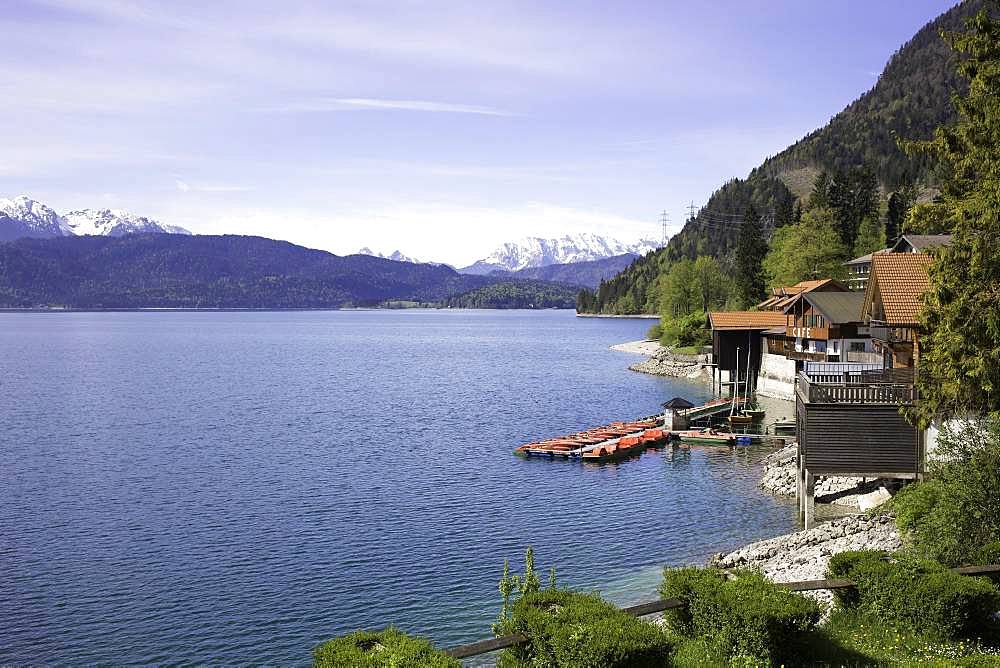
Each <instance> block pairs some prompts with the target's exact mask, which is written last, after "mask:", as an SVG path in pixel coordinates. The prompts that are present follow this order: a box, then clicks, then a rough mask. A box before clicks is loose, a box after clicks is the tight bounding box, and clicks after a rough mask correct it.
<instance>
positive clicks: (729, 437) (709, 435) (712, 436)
mask: <svg viewBox="0 0 1000 668" xmlns="http://www.w3.org/2000/svg"><path fill="white" fill-rule="evenodd" d="M678 436H679V437H680V439H681V441H682V442H684V443H690V444H694V445H735V444H736V439H737V438H738V437H739V435H738V434H733V433H731V432H726V431H716V430H715V429H702V430H694V431H683V432H680V433H679V434H678Z"/></svg>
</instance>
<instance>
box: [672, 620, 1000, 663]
mask: <svg viewBox="0 0 1000 668" xmlns="http://www.w3.org/2000/svg"><path fill="white" fill-rule="evenodd" d="M673 641H674V644H675V647H676V648H677V649H676V650H675V653H674V657H673V659H674V665H675V666H677V667H678V668H695V667H699V666H706V665H727V664H729V659H728V657H726V656H724V655H723V654H722V653H720V652H719V651H718V650H717V649H716V648H714V647H713V646H712V644H711V642H710V641H706V640H705V639H699V638H695V639H691V638H683V637H680V636H679V635H677V634H674V638H673ZM775 665H781V666H785V667H786V668H792V667H793V666H803V667H805V666H816V667H821V668H827V667H830V668H833V667H838V668H861V667H862V666H876V667H878V668H882V667H883V666H884V667H887V668H888V667H890V666H891V667H893V668H895V667H901V668H911V667H912V668H916V667H917V666H921V667H922V666H932V667H935V668H944V667H945V666H948V667H951V666H962V667H966V668H970V667H976V668H978V667H980V666H1000V626H998V628H996V629H994V632H993V633H992V634H991V635H990V637H989V638H986V637H984V638H966V639H964V640H938V639H935V638H930V637H927V636H923V635H920V634H916V633H913V632H910V631H906V630H904V629H896V628H891V627H887V626H885V625H884V624H882V623H880V622H879V620H876V619H872V618H869V617H865V616H863V615H859V614H856V613H853V612H848V611H835V612H834V613H833V614H832V615H831V616H830V619H829V621H828V622H827V623H826V624H824V625H823V626H821V627H819V628H817V629H816V630H815V631H814V632H812V633H810V634H809V635H808V636H806V638H805V639H804V640H803V641H802V642H801V643H800V644H798V645H796V646H794V647H791V646H790V647H787V648H782V651H780V652H778V662H776V664H775Z"/></svg>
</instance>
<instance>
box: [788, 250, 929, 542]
mask: <svg viewBox="0 0 1000 668" xmlns="http://www.w3.org/2000/svg"><path fill="white" fill-rule="evenodd" d="M931 262H932V258H931V257H930V256H929V255H926V254H923V253H907V252H903V253H876V254H875V255H874V256H873V257H872V270H871V274H870V277H869V280H868V286H867V288H866V290H865V295H864V303H863V306H862V318H863V319H864V320H865V321H866V322H867V324H868V330H869V332H870V335H871V337H872V344H873V347H874V348H875V350H876V352H877V353H878V354H879V356H880V357H881V358H882V364H881V365H879V368H878V369H870V368H869V369H862V370H860V371H852V370H851V369H849V365H846V364H843V365H830V366H828V367H826V368H823V369H808V368H807V369H805V370H803V371H801V372H800V373H799V374H798V375H797V378H796V387H795V417H796V429H797V432H798V440H799V446H798V476H799V478H798V481H799V485H798V488H799V490H798V491H799V494H798V497H799V510H800V512H801V514H802V516H803V517H804V519H805V522H806V526H807V527H808V526H810V524H811V523H812V508H813V503H814V480H815V476H817V475H838V476H858V477H868V478H899V479H909V480H912V479H917V478H919V477H920V476H921V475H922V474H923V470H924V461H925V454H926V445H925V435H924V432H922V431H919V430H917V428H916V427H914V426H913V425H911V424H910V423H909V422H907V421H906V420H905V419H904V418H903V416H902V415H901V413H900V408H901V407H904V406H909V405H912V404H913V403H914V402H916V401H917V400H918V396H917V390H916V387H915V385H914V377H915V371H916V367H917V366H918V365H919V363H920V318H919V313H920V310H921V308H922V303H923V295H924V292H926V290H927V288H928V285H929V281H928V276H927V268H928V266H929V265H930V263H931ZM838 366H840V367H842V368H841V369H838V368H837V367H838Z"/></svg>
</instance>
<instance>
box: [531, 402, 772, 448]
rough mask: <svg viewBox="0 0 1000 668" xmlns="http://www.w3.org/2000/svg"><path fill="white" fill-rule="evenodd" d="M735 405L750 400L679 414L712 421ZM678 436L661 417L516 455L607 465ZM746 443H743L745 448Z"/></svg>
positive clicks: (585, 433)
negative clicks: (605, 463) (608, 462)
mask: <svg viewBox="0 0 1000 668" xmlns="http://www.w3.org/2000/svg"><path fill="white" fill-rule="evenodd" d="M734 403H735V405H736V406H740V405H745V404H746V397H745V396H744V397H739V396H738V397H735V398H728V399H715V400H713V401H709V402H708V403H705V404H702V405H701V406H692V407H691V408H686V409H682V410H678V411H676V414H677V415H678V416H680V417H681V418H682V419H684V420H685V421H690V420H703V419H708V420H711V418H712V417H714V416H717V415H720V414H723V413H727V412H730V411H732V409H733V404H734ZM674 435H675V434H673V433H672V432H671V430H670V428H669V425H666V424H665V419H664V416H662V415H657V416H651V417H646V418H640V419H638V420H634V421H632V422H612V423H611V424H609V425H604V426H601V427H595V428H593V429H588V430H586V431H581V432H577V433H575V434H567V435H565V436H557V437H555V438H548V439H543V440H540V441H533V442H531V443H526V444H524V445H522V446H520V447H519V448H517V449H515V450H514V454H516V455H520V456H522V457H538V458H545V459H574V460H579V461H585V462H586V461H590V462H605V461H611V460H615V459H623V458H625V457H629V456H632V455H636V454H639V453H640V452H642V451H643V450H645V449H646V448H648V447H657V446H662V445H666V444H667V443H668V442H669V441H670V439H671V437H672V436H674ZM736 436H740V437H743V438H744V439H746V441H745V442H749V441H750V440H751V439H752V440H753V441H755V442H759V440H760V439H761V438H762V435H760V434H750V433H740V434H734V438H733V439H732V440H733V444H736V441H735V437H736ZM743 442H744V441H743V440H741V444H742V443H743Z"/></svg>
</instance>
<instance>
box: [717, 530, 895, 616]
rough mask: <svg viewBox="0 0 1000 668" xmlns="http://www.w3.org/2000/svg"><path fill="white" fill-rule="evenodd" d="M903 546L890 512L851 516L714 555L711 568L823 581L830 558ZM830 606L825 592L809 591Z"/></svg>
mask: <svg viewBox="0 0 1000 668" xmlns="http://www.w3.org/2000/svg"><path fill="white" fill-rule="evenodd" d="M902 547H903V543H902V541H901V540H900V537H899V530H898V529H897V528H896V520H895V518H894V517H893V516H892V515H891V514H889V513H881V514H878V515H872V516H868V515H850V516H847V517H841V518H839V519H835V520H831V521H830V522H826V523H824V524H820V525H819V526H817V527H814V528H812V529H809V530H808V531H798V532H796V533H790V534H786V535H784V536H777V537H776V538H769V539H767V540H762V541H758V542H756V543H751V544H749V545H745V546H743V547H741V548H739V549H738V550H734V551H732V552H729V553H728V554H722V553H720V554H717V555H715V556H714V557H713V558H712V559H711V561H710V562H709V564H710V565H712V566H716V567H719V568H755V569H758V570H760V571H761V572H762V573H763V574H764V575H765V577H767V578H768V579H769V580H771V581H773V582H799V581H802V580H822V579H823V578H825V577H826V568H827V566H828V565H829V563H830V557H832V556H833V555H835V554H837V553H838V552H845V551H848V550H885V551H887V552H895V551H896V550H899V549H900V548H902ZM808 593H809V595H811V596H813V597H814V598H816V599H817V600H819V601H822V602H826V603H829V602H830V601H831V600H832V594H831V593H830V592H829V591H828V590H817V591H814V592H808Z"/></svg>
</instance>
